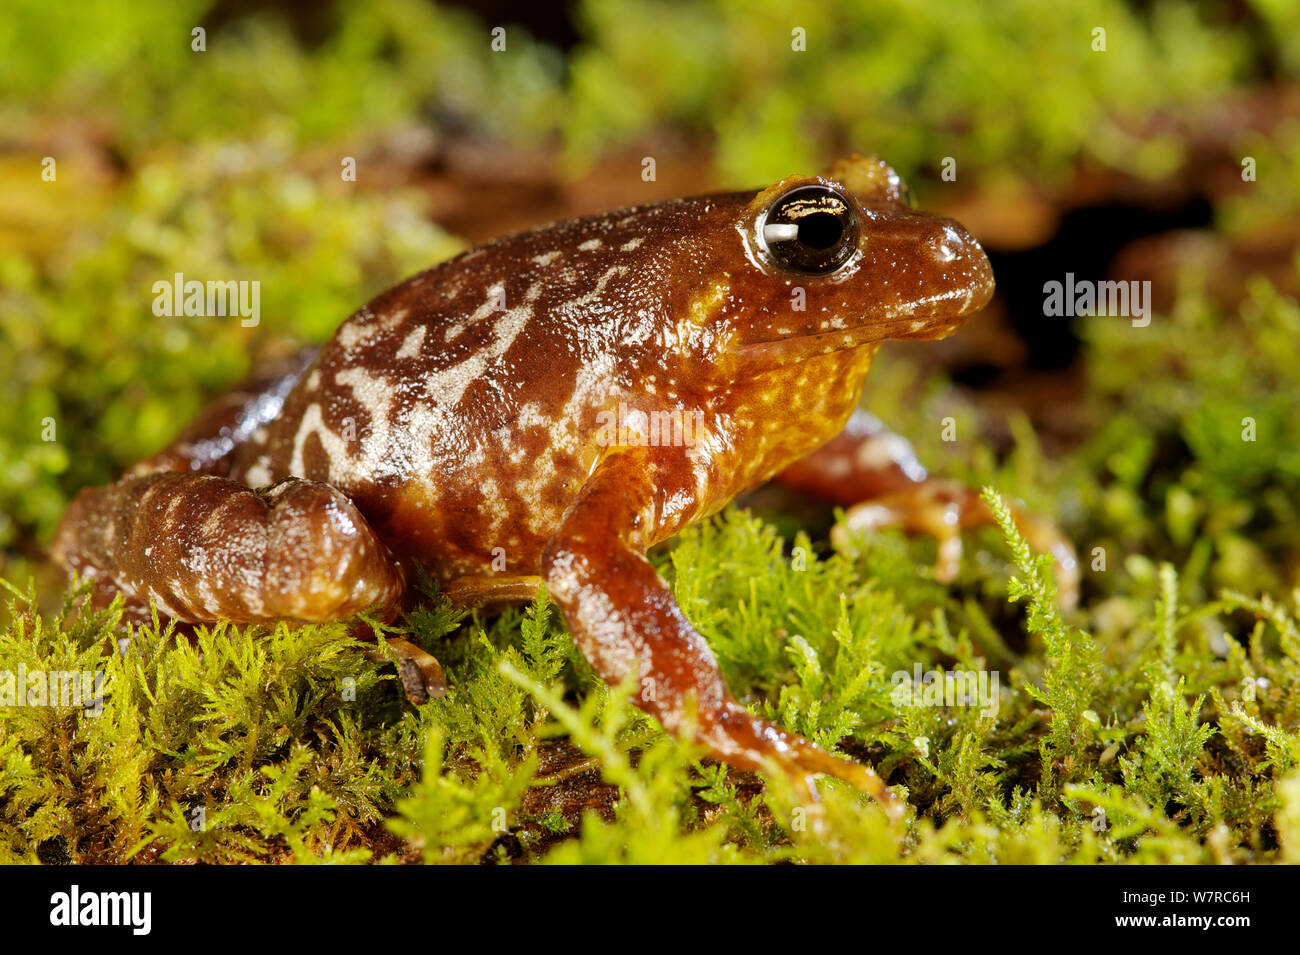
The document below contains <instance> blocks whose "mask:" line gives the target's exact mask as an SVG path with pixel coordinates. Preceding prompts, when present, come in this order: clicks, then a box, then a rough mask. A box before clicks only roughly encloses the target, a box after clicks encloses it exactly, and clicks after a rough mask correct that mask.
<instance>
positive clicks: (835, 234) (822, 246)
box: [767, 186, 857, 275]
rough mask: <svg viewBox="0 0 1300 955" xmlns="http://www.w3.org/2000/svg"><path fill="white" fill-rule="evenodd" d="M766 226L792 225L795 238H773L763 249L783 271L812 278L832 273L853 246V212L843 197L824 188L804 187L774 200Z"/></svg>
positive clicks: (854, 241)
mask: <svg viewBox="0 0 1300 955" xmlns="http://www.w3.org/2000/svg"><path fill="white" fill-rule="evenodd" d="M767 223H768V224H769V225H781V226H787V227H788V226H792V225H793V226H796V227H797V228H798V232H797V234H796V235H793V236H788V237H779V236H773V237H770V238H769V239H768V242H767V248H768V251H769V253H770V254H771V255H772V257H773V258H774V259H775V260H776V261H777V262H779V263H780V264H782V265H784V266H785V267H787V268H791V269H794V270H796V271H799V272H805V273H809V274H813V275H825V274H826V273H828V272H833V271H835V270H836V269H837V268H839V267H840V266H841V265H843V264H844V263H845V262H846V261H848V259H849V257H850V256H852V254H853V250H854V248H855V247H856V245H857V231H856V225H855V219H854V215H853V210H852V208H851V207H850V206H849V204H848V202H847V201H846V200H845V198H844V197H843V196H841V195H840V194H839V193H837V192H835V191H834V190H832V189H828V188H826V187H825V186H804V187H801V188H798V189H795V190H792V191H791V192H788V193H786V194H785V195H784V196H782V197H781V198H780V199H778V200H777V201H776V202H775V203H774V204H773V206H772V207H771V209H770V210H769V212H768V214H767Z"/></svg>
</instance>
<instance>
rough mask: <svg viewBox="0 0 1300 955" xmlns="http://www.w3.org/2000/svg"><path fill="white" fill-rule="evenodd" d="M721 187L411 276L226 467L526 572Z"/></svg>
mask: <svg viewBox="0 0 1300 955" xmlns="http://www.w3.org/2000/svg"><path fill="white" fill-rule="evenodd" d="M744 198H745V197H743V196H736V197H735V201H736V202H742V201H744ZM725 202H726V199H725V198H724V197H715V198H704V199H693V200H683V201H680V202H673V203H660V204H656V205H654V206H647V207H640V208H636V209H628V210H624V211H621V212H618V213H612V214H609V215H604V216H596V217H589V218H586V219H577V220H572V221H569V222H564V223H559V224H557V225H555V226H552V227H549V228H546V229H541V230H537V231H533V232H527V233H521V234H518V235H515V236H510V237H507V238H505V239H502V240H498V241H497V242H493V243H491V244H488V245H486V246H482V247H480V248H478V249H475V250H473V251H471V252H468V253H465V254H463V255H461V256H459V257H457V258H456V259H453V260H451V261H449V262H446V263H443V264H442V265H440V266H437V267H435V268H433V269H430V270H428V271H426V272H422V273H420V274H418V275H416V276H413V277H412V278H410V279H408V280H407V281H405V282H403V283H401V284H400V285H398V286H396V287H394V288H392V289H390V290H389V291H387V292H385V293H383V294H381V295H380V296H379V297H377V298H376V299H375V300H374V301H372V302H371V303H370V304H368V305H367V306H366V307H364V308H362V309H361V310H360V311H358V312H357V313H355V314H354V315H353V316H352V317H351V318H349V319H348V320H347V321H346V322H344V324H343V325H342V326H340V327H339V329H338V330H337V332H336V333H335V335H334V337H333V339H332V340H331V341H330V342H329V343H328V344H327V345H326V346H325V347H324V349H323V350H322V351H321V354H320V356H319V357H318V359H317V360H316V362H315V363H314V364H313V365H312V366H311V368H309V369H308V370H307V372H306V373H305V374H304V375H303V377H302V379H301V380H300V381H299V383H298V385H297V386H296V387H295V389H294V390H293V392H292V393H291V394H290V395H289V396H288V398H287V399H286V401H285V404H284V408H283V410H282V412H281V414H280V415H279V416H278V417H277V418H276V419H275V420H274V421H272V422H271V423H269V424H268V425H267V426H266V427H264V428H262V429H260V430H259V431H258V432H257V433H255V434H254V435H253V437H252V439H251V440H250V441H249V442H248V444H247V445H245V446H244V447H242V448H240V449H239V450H238V452H237V455H236V458H235V461H234V467H233V472H232V474H231V476H232V477H234V478H236V479H238V480H242V481H245V482H246V483H248V484H251V485H254V486H261V485H266V484H270V483H273V482H275V481H278V480H281V479H282V478H285V477H301V478H307V479H309V480H315V481H323V482H328V483H330V484H333V485H334V486H336V487H339V488H340V489H342V490H343V491H344V492H345V493H347V494H348V496H349V497H350V498H351V499H352V500H353V501H354V502H355V503H356V504H357V506H358V507H359V508H360V510H361V512H362V513H363V514H364V515H365V516H366V518H367V519H368V520H370V521H371V523H372V524H373V525H374V526H375V528H376V530H377V531H378V532H379V534H380V536H381V537H382V538H384V539H385V541H386V542H387V543H388V544H389V546H390V547H392V548H393V549H394V551H395V552H396V553H398V554H399V555H400V556H403V557H415V558H418V559H420V560H421V561H423V562H424V563H426V564H428V565H430V566H434V567H435V569H436V570H437V571H438V572H440V573H445V574H446V575H447V576H454V575H457V574H461V573H471V572H475V571H477V570H481V569H483V567H485V566H487V565H488V564H489V563H490V562H491V561H492V559H493V554H494V551H495V549H496V548H503V549H504V553H505V554H506V559H507V561H508V562H509V563H510V564H511V565H512V566H511V568H510V569H511V570H515V569H516V568H515V566H513V564H514V562H515V560H516V557H517V559H518V562H519V565H520V566H519V568H518V569H519V571H520V572H530V571H531V570H532V569H533V566H534V565H535V564H536V562H537V561H538V560H539V559H540V553H541V549H542V547H543V546H544V543H545V540H546V537H547V535H548V534H549V532H550V530H551V528H553V527H554V525H555V523H556V522H557V521H558V519H559V517H560V515H561V514H562V513H563V510H564V508H565V507H566V506H567V505H568V503H569V502H570V500H571V499H572V497H573V495H574V494H575V493H576V491H577V489H578V488H579V486H580V484H581V482H582V481H583V480H584V479H585V478H586V476H587V474H588V473H589V471H590V468H591V465H592V463H593V461H594V459H595V456H596V454H597V453H598V448H597V447H596V445H595V444H594V441H593V437H594V435H595V432H596V428H595V427H594V426H593V424H594V420H595V415H596V413H597V411H598V410H599V409H602V408H605V407H607V406H609V405H610V404H611V403H612V402H613V403H616V402H617V401H618V396H619V395H620V394H623V393H625V392H626V391H627V390H629V389H631V388H633V387H634V386H635V384H636V381H637V379H638V378H639V377H640V369H641V365H642V362H641V356H642V355H643V354H644V355H657V360H658V361H660V362H662V359H663V344H664V342H663V338H664V335H663V330H664V328H665V327H666V325H667V323H669V322H670V321H671V320H672V316H673V315H675V314H680V310H681V308H682V307H683V303H682V302H679V301H676V300H675V296H678V295H685V294H687V292H689V291H690V289H691V288H692V287H694V285H695V284H696V283H695V282H693V281H692V275H691V273H693V272H696V271H697V270H698V272H699V274H700V275H703V274H704V271H705V269H706V268H707V267H708V265H707V262H706V260H707V258H708V254H707V249H705V248H701V247H697V246H692V245H691V242H692V239H691V238H690V237H692V236H699V235H700V234H701V230H700V218H701V216H702V215H703V216H708V215H710V214H711V213H712V214H716V215H718V217H719V221H722V219H723V217H724V216H725V213H724V212H723V211H722V210H721V209H718V208H717V207H718V206H719V205H720V204H722V203H725ZM687 224H689V226H690V228H686V227H685V226H686V225H687ZM684 273H685V274H684ZM670 278H671V279H672V281H670Z"/></svg>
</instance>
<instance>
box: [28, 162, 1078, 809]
mask: <svg viewBox="0 0 1300 955" xmlns="http://www.w3.org/2000/svg"><path fill="white" fill-rule="evenodd" d="M992 292H993V275H992V272H991V270H990V268H989V263H988V260H987V258H986V257H985V255H984V252H983V250H982V249H981V248H980V246H979V244H978V243H977V242H976V241H975V240H974V239H973V238H972V237H971V236H970V235H969V234H968V233H967V232H966V230H965V229H963V228H962V227H961V226H960V225H958V224H957V223H955V222H953V221H951V220H948V219H944V218H940V217H937V216H934V215H930V214H927V213H924V212H918V211H916V210H914V209H912V208H910V206H909V203H908V200H907V198H906V193H905V188H904V186H903V184H902V182H901V181H900V179H899V177H898V176H897V174H895V173H894V171H893V170H892V169H890V168H889V167H888V166H887V165H885V164H884V163H883V162H881V161H879V160H876V159H874V158H873V159H863V158H859V157H853V158H850V159H847V160H843V161H840V162H838V163H836V164H835V165H833V166H832V167H830V168H829V169H828V170H827V171H826V172H825V174H824V175H822V176H819V177H808V176H791V177H789V178H786V179H783V180H781V181H780V182H777V183H775V184H774V185H772V186H770V187H768V188H767V189H764V190H762V191H760V192H757V193H754V192H744V193H729V194H722V195H710V196H702V197H698V198H690V199H679V200H674V201H670V202H661V203H655V204H653V205H646V206H639V207H636V208H632V209H626V210H621V211H617V212H611V213H607V214H604V215H599V216H591V217H587V218H582V219H576V220H572V221H567V222H559V223H555V224H553V225H549V226H545V227H543V228H540V229H536V230H534V231H530V232H524V233H521V234H518V235H514V236H510V237H507V238H504V239H500V240H498V241H495V242H491V243H489V244H487V245H485V246H482V247H480V248H477V249H474V250H472V251H469V252H466V253H464V254H463V255H460V256H458V257H457V258H455V259H452V260H450V261H448V262H445V263H443V264H441V265H439V266H437V267H435V268H432V269H429V270H428V271H425V272H421V273H420V274H418V275H415V276H413V277H412V278H410V279H408V280H406V281H405V282H403V283H401V284H400V285H398V286H396V287H395V288H393V289H390V290H389V291H387V292H385V293H383V294H382V295H380V296H379V297H378V298H376V299H375V300H374V301H372V302H371V303H370V304H369V305H367V306H365V307H364V308H362V309H361V310H360V311H359V312H357V313H356V314H354V315H353V316H352V317H350V318H349V319H348V320H347V321H346V322H344V323H343V325H342V326H341V327H340V328H339V329H338V331H337V332H336V333H335V335H334V337H333V339H332V340H331V341H330V342H329V343H328V344H327V345H325V346H324V348H323V349H321V350H320V351H319V352H311V353H306V354H304V355H303V356H302V357H300V358H299V359H298V360H297V361H296V362H295V363H294V364H293V366H292V367H289V368H285V369H281V370H279V371H277V372H276V373H274V374H270V375H267V376H264V377H262V378H261V379H259V380H258V381H256V382H253V383H250V384H248V385H246V386H244V387H242V388H240V389H237V390H236V391H235V392H233V393H231V394H229V395H227V396H226V397H224V398H222V399H220V400H218V401H217V402H216V403H215V404H213V405H212V406H211V407H210V408H208V409H207V410H206V411H205V412H204V414H203V415H201V416H200V419H199V420H198V421H196V422H195V423H194V424H193V425H192V426H191V427H190V428H188V429H187V430H186V431H185V432H184V433H183V434H182V435H180V436H179V437H178V438H177V439H176V441H175V442H174V443H173V444H172V445H170V446H169V447H168V448H166V449H164V450H163V451H162V452H160V453H159V454H157V455H155V456H154V457H152V458H150V459H148V460H146V461H144V462H142V463H141V464H139V465H137V466H136V467H135V468H134V469H133V470H132V471H131V472H130V473H129V474H128V475H127V476H126V477H125V478H123V479H122V480H121V481H119V482H118V483H117V484H114V485H112V486H110V487H106V488H98V489H88V490H84V491H82V492H81V494H80V495H79V496H78V497H77V499H76V501H75V502H74V503H73V505H72V507H71V508H70V509H69V511H68V514H67V516H66V517H65V519H64V521H63V524H62V526H61V527H60V529H59V531H58V534H57V538H56V540H55V544H54V554H55V557H56V559H57V560H58V561H59V562H60V563H61V564H62V565H63V566H64V567H66V568H68V569H69V570H73V571H76V572H79V573H80V574H82V575H83V576H86V577H90V578H93V579H94V581H95V583H96V586H97V587H98V589H99V592H100V595H101V596H104V595H108V594H112V593H118V592H120V593H121V594H122V595H124V597H125V599H126V601H127V602H128V605H130V606H133V607H136V608H147V607H148V605H149V603H150V602H152V603H153V604H154V605H155V606H156V607H157V609H158V611H159V612H160V613H163V614H166V615H167V616H170V617H172V618H174V619H176V620H179V621H189V622H211V621H217V620H229V621H234V622H239V623H250V622H263V621H273V620H281V619H290V620H298V621H327V620H337V619H341V618H346V617H349V616H350V615H353V614H355V613H357V612H358V611H361V610H363V609H367V608H389V609H390V610H391V609H394V608H398V607H400V606H401V605H402V604H403V600H404V598H405V597H407V595H408V594H409V588H410V582H411V580H412V578H413V571H414V569H415V567H416V566H417V565H419V566H422V567H423V568H424V569H425V570H426V571H427V572H428V573H429V574H431V575H432V576H433V577H435V578H436V579H437V580H439V581H440V582H441V583H442V585H443V588H444V591H445V593H447V594H448V595H450V596H451V597H452V599H454V600H456V601H458V602H460V603H462V604H466V605H482V604H487V603H498V602H501V601H510V600H527V599H529V598H530V597H531V596H533V594H534V593H535V592H536V589H537V586H538V584H539V583H541V582H545V584H546V587H547V589H548V591H549V593H550V596H551V598H552V599H553V600H554V601H555V602H556V603H557V604H558V606H559V607H560V609H561V610H562V612H563V614H564V618H565V620H566V621H567V623H568V626H569V629H570V630H571V632H572V633H573V637H574V639H575V640H576V641H577V643H578V646H579V647H580V648H581V649H582V652H583V653H584V654H585V655H586V657H587V659H588V660H589V661H590V662H591V664H592V666H593V667H594V668H595V670H596V671H597V672H598V673H599V674H600V675H601V676H602V677H603V678H604V679H605V680H607V681H609V682H610V683H620V682H621V681H623V680H625V679H626V678H628V677H629V676H630V675H632V674H635V675H636V678H637V679H638V681H639V685H640V686H641V687H642V688H643V692H642V693H641V694H640V695H639V696H638V697H637V700H636V702H637V703H638V705H640V706H641V707H642V708H643V709H645V710H646V711H648V712H650V713H652V714H653V715H654V716H655V717H657V718H658V720H659V721H660V722H661V723H662V724H663V726H664V727H665V728H666V729H667V730H669V731H670V732H676V731H680V730H682V729H683V728H684V727H685V725H686V722H687V714H688V713H691V714H693V719H694V723H693V725H694V727H695V733H696V736H697V738H698V740H699V741H700V742H701V743H702V744H703V745H704V746H705V747H706V748H707V749H708V750H709V751H710V752H711V753H712V754H713V755H714V756H716V757H718V758H719V759H722V760H725V761H726V762H728V763H730V764H731V765H733V766H738V767H744V768H752V769H758V768H773V767H775V768H779V769H784V770H786V771H788V772H790V773H792V774H794V775H795V776H796V777H799V778H805V777H811V776H813V775H815V774H820V773H829V774H833V775H835V776H838V777H841V778H843V779H846V780H849V781H851V782H852V783H854V784H855V785H857V786H859V787H861V788H863V789H865V790H867V791H869V792H871V793H873V794H875V795H876V796H877V797H878V798H880V799H882V800H883V801H885V802H886V804H887V805H889V806H891V807H892V808H893V809H897V808H898V807H897V805H896V803H895V802H894V801H893V800H892V799H891V797H890V796H889V794H888V793H887V791H886V790H885V788H884V785H883V783H882V782H881V780H880V779H879V778H878V777H877V776H876V774H875V773H873V772H872V770H871V769H869V768H868V767H866V766H864V765H861V764H857V763H852V762H849V761H846V760H841V759H839V758H836V757H833V756H831V755H829V754H827V753H826V752H824V751H823V750H821V749H820V748H818V747H816V746H815V745H813V744H812V743H810V742H809V741H807V740H805V739H803V738H801V737H799V736H796V735H794V734H792V733H788V732H786V731H785V730H782V729H781V728H779V727H777V726H774V725H772V724H770V723H767V722H765V721H763V720H761V719H759V718H757V717H755V716H754V715H752V714H751V713H750V712H749V711H748V710H746V709H745V708H744V707H743V706H741V705H740V704H738V703H737V702H736V701H735V700H734V699H733V698H732V697H731V695H730V694H729V693H728V692H727V689H726V687H725V686H724V685H723V682H722V679H721V677H720V676H719V673H718V668H717V665H716V663H715V660H714V657H713V654H712V653H711V652H710V650H709V647H708V646H707V644H706V643H705V641H704V639H703V638H702V637H701V636H700V635H699V634H698V633H696V631H695V630H694V629H693V628H692V627H691V624H690V622H689V621H688V620H687V619H686V618H685V617H684V616H683V614H682V612H681V610H680V609H679V608H678V606H677V604H676V602H675V601H674V599H673V596H672V593H671V592H670V591H669V589H668V587H667V586H666V584H665V582H664V581H663V580H662V579H661V578H660V577H659V575H658V574H657V573H656V572H655V571H654V569H653V568H652V566H651V564H650V563H649V562H648V561H647V560H646V557H645V553H646V550H647V548H649V547H651V546H652V545H654V544H656V543H658V542H660V541H663V540H665V539H667V538H670V537H672V536H673V535H674V534H676V533H677V532H679V531H680V530H682V529H683V528H684V527H686V526H687V525H689V524H692V523H694V522H696V521H699V520H701V519H703V518H705V517H707V516H708V515H710V514H712V513H714V512H716V511H717V510H719V509H720V508H721V507H722V506H723V505H724V504H726V502H728V501H730V500H731V499H732V498H733V497H735V496H736V495H737V494H739V493H741V492H743V491H745V490H747V489H749V488H752V487H754V486H755V485H757V484H759V483H761V482H763V481H766V480H768V479H770V478H773V477H776V478H778V479H784V480H785V481H787V482H788V483H790V484H793V485H795V486H797V487H800V488H802V489H804V490H806V491H811V492H813V493H816V494H819V495H821V496H822V497H824V498H827V499H829V500H831V501H835V502H837V503H842V504H845V505H855V506H854V508H853V509H852V510H850V512H849V520H848V522H849V524H850V525H856V526H859V527H876V526H881V525H883V524H894V525H898V526H902V527H904V528H906V529H908V530H910V531H919V532H927V533H933V534H936V535H938V537H939V538H940V540H941V543H942V546H941V562H940V567H939V572H940V575H941V576H950V575H951V573H952V571H953V569H954V562H955V560H956V556H957V553H958V548H959V547H960V530H961V528H962V527H963V526H969V525H971V524H979V523H987V522H989V520H990V516H989V514H988V513H987V511H986V510H985V508H984V507H983V505H982V504H981V503H980V502H979V499H978V496H977V495H975V494H973V493H972V492H971V491H970V490H968V489H966V488H964V487H960V486H956V485H954V484H952V483H951V482H936V481H934V480H932V479H930V478H928V476H927V475H926V473H925V471H924V470H923V469H922V468H921V467H920V465H919V464H918V463H917V461H916V460H915V458H914V456H913V455H912V452H911V449H910V447H909V446H908V445H907V443H906V442H905V441H902V439H900V438H898V437H896V436H894V435H891V434H889V433H888V432H886V431H884V430H883V428H881V427H880V425H879V423H878V422H875V421H874V420H873V419H870V418H869V417H867V416H865V415H862V414H861V413H858V414H855V408H856V406H857V403H858V396H859V391H860V388H861V385H862V381H863V378H864V376H865V375H866V373H867V369H868V367H869V366H870V364H871V360H872V356H873V355H874V354H875V352H876V349H877V347H878V346H879V344H880V343H881V342H882V341H884V340H886V339H934V338H940V337H943V336H944V335H947V334H948V333H949V332H951V331H953V330H954V329H955V328H956V327H957V326H958V325H959V324H961V322H962V321H963V320H964V318H965V317H967V316H969V315H970V314H972V313H974V312H976V311H978V310H979V309H981V308H982V307H983V306H984V305H985V304H986V303H987V302H988V300H989V297H990V296H991V295H992ZM1023 521H1024V525H1025V526H1026V528H1027V529H1028V530H1030V531H1032V532H1034V534H1035V536H1036V538H1037V539H1038V540H1039V541H1042V542H1044V543H1045V545H1046V546H1049V547H1051V548H1053V549H1054V550H1055V551H1056V552H1057V554H1058V556H1059V557H1060V559H1061V561H1062V565H1063V566H1062V570H1063V571H1064V572H1065V573H1064V574H1063V576H1067V577H1068V576H1070V575H1071V574H1072V573H1073V569H1074V568H1073V563H1072V557H1071V556H1070V554H1069V548H1068V546H1067V545H1066V544H1065V543H1064V542H1063V541H1062V540H1061V539H1060V538H1059V537H1058V536H1056V535H1054V534H1052V533H1051V532H1050V529H1048V528H1047V525H1043V524H1039V523H1037V522H1033V521H1030V520H1029V519H1027V518H1023ZM394 645H395V646H396V647H397V649H398V650H399V654H400V655H401V657H402V659H403V660H404V661H405V662H406V665H405V666H404V668H403V671H402V672H403V678H404V681H405V682H406V683H407V688H408V693H411V694H414V695H415V696H417V698H418V697H420V696H421V695H422V694H423V693H425V692H429V693H435V694H436V693H439V692H441V691H442V689H443V684H442V676H441V672H440V671H439V669H438V666H437V662H436V661H435V660H434V659H433V658H432V657H430V656H429V655H428V654H426V653H424V652H423V651H421V650H419V649H418V648H416V647H414V646H412V645H410V644H406V643H403V642H402V641H394ZM420 684H423V686H421V685H420Z"/></svg>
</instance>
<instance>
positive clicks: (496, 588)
mask: <svg viewBox="0 0 1300 955" xmlns="http://www.w3.org/2000/svg"><path fill="white" fill-rule="evenodd" d="M541 585H542V578H541V577H539V576H537V575H536V574H532V575H528V574H521V575H518V576H513V575H512V576H505V575H502V576H500V577H488V576H467V577H457V578H456V579H455V580H452V581H451V582H450V583H448V584H447V585H446V586H444V587H443V588H442V593H443V595H444V596H446V597H448V598H450V599H451V602H452V603H453V604H455V605H456V606H457V607H465V608H471V607H496V606H500V605H502V604H517V603H528V602H529V601H531V600H532V599H533V598H534V597H536V596H537V588H538V587H540V586H541Z"/></svg>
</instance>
